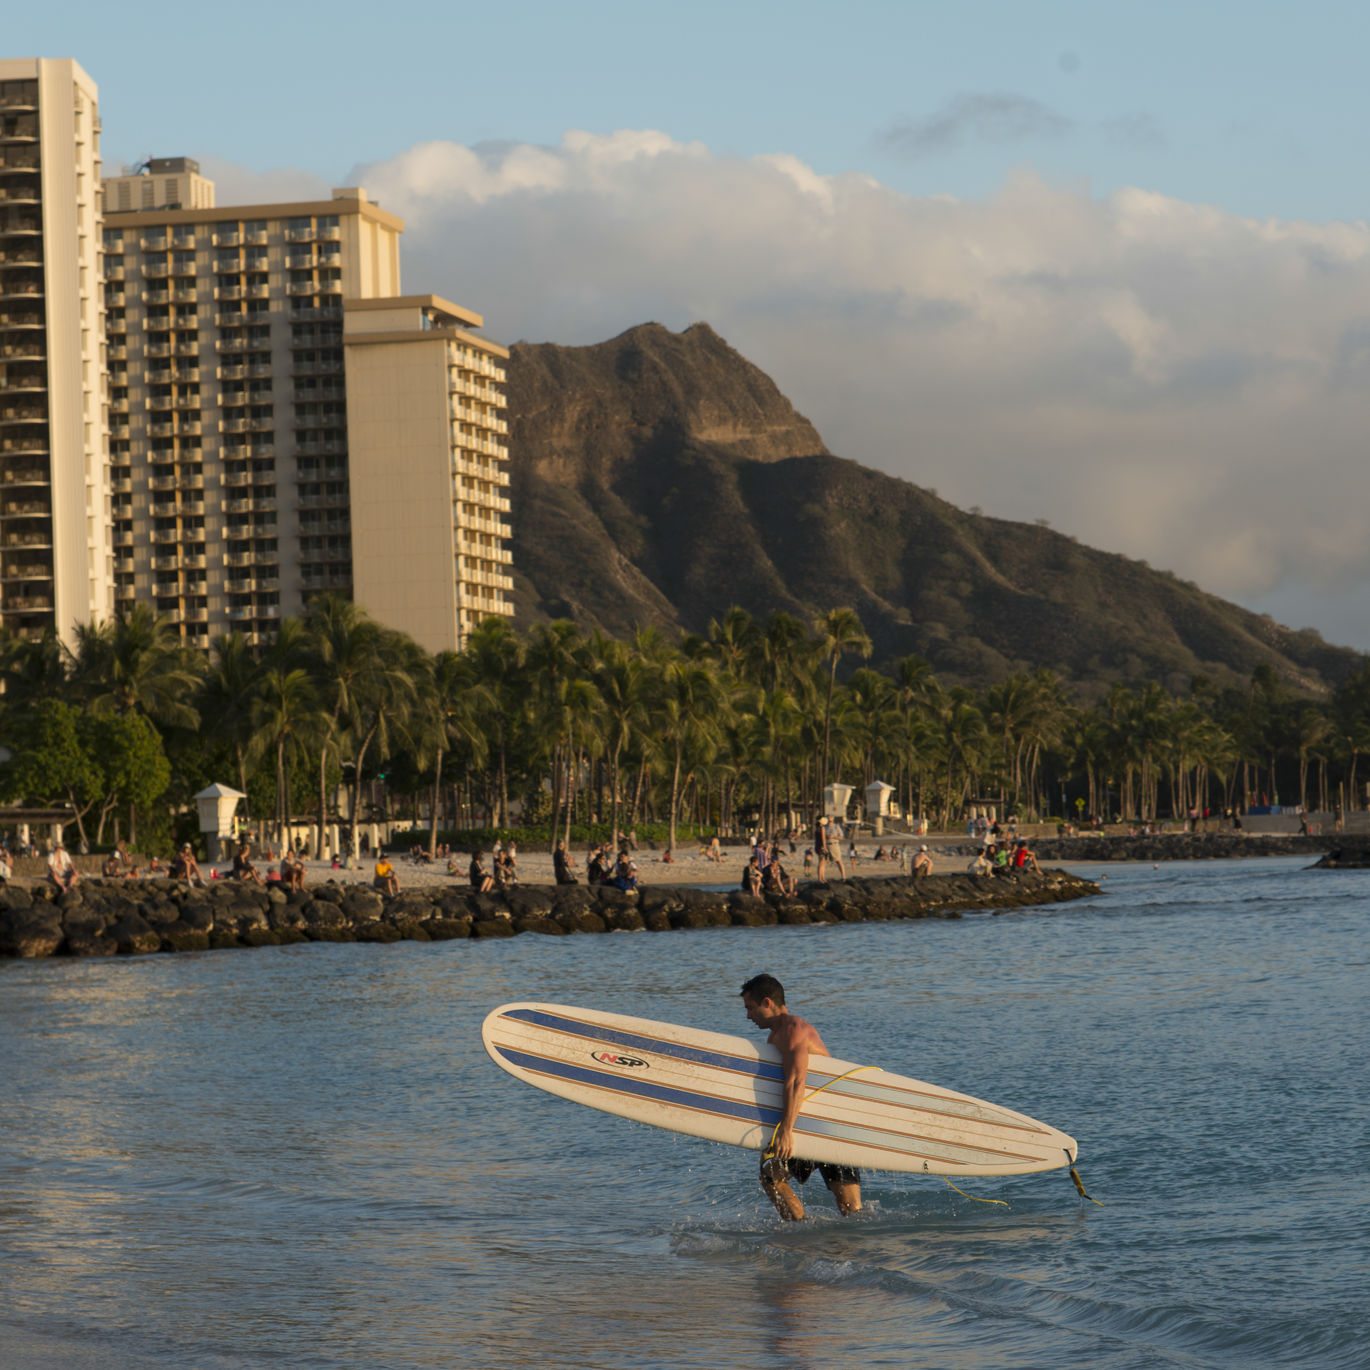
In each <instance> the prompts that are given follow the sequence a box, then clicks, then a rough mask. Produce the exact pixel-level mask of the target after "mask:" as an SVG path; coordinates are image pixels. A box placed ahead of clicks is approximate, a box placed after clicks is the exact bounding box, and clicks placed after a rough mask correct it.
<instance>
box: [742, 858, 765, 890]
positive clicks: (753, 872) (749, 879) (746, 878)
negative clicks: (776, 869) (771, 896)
mask: <svg viewBox="0 0 1370 1370" xmlns="http://www.w3.org/2000/svg"><path fill="white" fill-rule="evenodd" d="M742 891H743V893H744V894H754V895H759V894H760V893H761V867H760V866H759V865H757V863H756V853H755V852H753V853H752V854H751V855H750V856H749V857H748V858H747V864H746V865H745V866H744V867H743V868H742Z"/></svg>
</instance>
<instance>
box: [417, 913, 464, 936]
mask: <svg viewBox="0 0 1370 1370" xmlns="http://www.w3.org/2000/svg"><path fill="white" fill-rule="evenodd" d="M423 926H424V927H425V929H427V932H428V937H429V940H430V941H433V942H450V941H452V939H453V938H457V937H470V935H471V917H470V915H469V914H468V915H467V916H466V917H465V918H430V919H428V921H427V922H426V923H424V925H423Z"/></svg>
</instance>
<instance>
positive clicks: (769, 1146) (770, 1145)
mask: <svg viewBox="0 0 1370 1370" xmlns="http://www.w3.org/2000/svg"><path fill="white" fill-rule="evenodd" d="M879 1069H880V1067H879V1066H853V1067H852V1068H851V1069H850V1070H845V1071H843V1072H842V1074H841V1075H834V1076H833V1077H832V1079H831V1080H825V1081H824V1082H823V1083H822V1084H821V1085H819V1086H818V1088H817V1089H811V1090H810V1091H809V1092H808V1093H807V1094H806V1095H805V1096H804V1099H803V1102H802V1103H801V1104H800V1105H799V1107H800V1108H801V1109H802V1108H803V1107H804V1104H807V1103H808V1102H809V1100H810V1099H812V1098H813V1096H814V1095H815V1094H822V1092H823V1091H824V1090H825V1089H827V1087H828V1086H829V1085H835V1084H836V1083H837V1082H838V1081H839V1080H845V1079H846V1078H847V1076H848V1075H855V1074H856V1072H857V1071H858V1070H879ZM797 1116H798V1115H796V1117H797ZM784 1121H785V1110H784V1109H783V1108H782V1109H781V1110H780V1122H778V1123H776V1125H775V1126H774V1127H773V1128H772V1129H771V1140H770V1141H769V1142H767V1144H766V1149H765V1151H763V1152H762V1153H761V1159H762V1160H763V1161H764V1160H765V1159H766V1157H767V1156H769V1155H770V1154H771V1153H772V1152H773V1151H774V1150H775V1139H776V1138H777V1137H778V1136H779V1135H780V1123H783V1122H784Z"/></svg>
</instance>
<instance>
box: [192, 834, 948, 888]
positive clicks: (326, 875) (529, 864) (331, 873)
mask: <svg viewBox="0 0 1370 1370" xmlns="http://www.w3.org/2000/svg"><path fill="white" fill-rule="evenodd" d="M923 840H925V839H918V840H916V841H914V842H913V847H912V849H913V850H914V851H916V850H917V848H918V844H919V842H921V841H923ZM909 841H910V839H907V838H906V839H904V840H903V845H905V846H908V845H909ZM577 845H580V844H577ZM878 846H879V843H874V844H872V845H869V846H866V845H864V844H858V847H857V850H858V852H859V853H860V856H859V858H858V860H857V861H856V862H855V864H853V863H852V862H851V861H849V860H847V859H846V857H845V855H844V857H843V860H844V862H845V864H846V867H847V874H848V875H860V876H861V877H862V878H863V879H878V878H880V877H882V876H895V875H907V874H908V869H907V867H904V868H902V869H901V867H900V865H899V863H898V861H876V860H874V859H873V857H874V855H875V851H876V849H877V847H878ZM885 846H886V850H890V849H891V846H892V844H891V842H890V841H889V840H888V839H887V840H886V843H885ZM928 847H929V851H930V853H931V855H932V857H933V859H934V863H936V864H935V869H936V870H937V872H938V873H946V874H949V873H951V872H953V871H955V872H958V873H959V872H960V871H961V870H963V869H964V867H965V864H966V863H965V859H964V858H962V857H960V856H950V855H949V856H948V857H947V858H946V862H945V864H943V863H940V862H937V845H936V842H935V841H934V840H928ZM750 851H751V849H750V848H749V847H724V848H723V850H722V860H720V861H717V862H715V861H711V860H709V859H708V858H707V857H704V856H700V855H699V853H698V849H697V848H692V849H690V850H687V851H684V852H681V853H680V854H679V855H677V857H676V859H675V860H674V861H670V862H666V861H663V860H662V859H661V853H660V852H657V851H640V852H636V853H634V855H633V860H634V861H636V862H637V875H638V880H639V882H640V883H641V884H643V885H695V886H707V885H725V886H727V887H729V888H732V887H733V886H736V885H739V884H740V883H741V880H742V869H743V867H744V866H745V865H746V864H747V857H748V856H749V855H750ZM452 859H453V860H454V861H455V862H456V865H457V871H456V873H455V874H454V875H449V874H448V873H447V862H446V861H445V860H444V859H442V858H439V859H438V860H437V861H435V862H434V863H433V864H432V865H428V864H426V863H423V862H415V861H411V860H410V858H409V856H408V855H407V854H405V855H400V856H396V857H393V858H392V860H393V864H394V867H395V874H396V875H397V876H398V877H399V882H400V888H401V889H404V888H406V887H410V888H419V887H422V888H428V887H431V886H435V885H460V886H462V887H463V888H465V886H466V883H467V882H466V868H467V866H468V865H469V864H470V860H471V853H470V852H469V851H460V852H457V853H456V854H455V855H454V857H453V858H452ZM572 860H573V861H574V863H575V869H576V873H577V875H579V877H580V882H581V884H584V883H585V852H584V851H583V850H577V851H576V852H574V853H573V854H572ZM781 860H782V864H783V865H784V866H785V869H786V870H787V871H788V872H789V873H790V874H791V875H795V876H797V877H798V878H799V879H800V880H801V881H802V880H805V879H806V878H808V879H812V878H813V877H814V875H815V874H816V867H815V868H814V869H812V870H810V872H809V874H808V876H807V877H806V875H805V873H804V848H803V847H800V848H799V850H798V851H797V852H795V853H794V854H793V855H787V854H782V858H781ZM485 864H486V866H487V868H488V867H489V865H490V854H489V853H488V852H487V853H486V861H485ZM201 869H203V870H204V872H205V875H206V876H208V874H209V870H208V867H207V866H203V865H202V867H201ZM230 869H231V867H230V866H229V865H228V864H227V863H220V866H219V873H220V875H223V874H224V873H225V872H226V871H228V870H230ZM259 869H261V870H262V872H263V874H265V867H264V866H263V865H262V864H261V863H259ZM374 871H375V862H374V861H367V860H364V861H363V862H362V865H361V869H360V870H355V869H354V870H338V869H334V868H333V867H332V866H331V865H330V864H329V863H328V862H327V861H310V862H309V863H308V870H307V874H306V876H305V882H306V884H313V883H314V882H316V881H319V880H330V879H332V880H336V881H337V882H338V883H339V884H351V883H353V882H355V881H359V880H360V881H364V882H366V883H368V884H369V883H370V881H371V879H372V875H373V872H374ZM827 874H828V876H829V878H831V879H836V878H838V874H839V873H838V870H837V867H836V865H835V864H834V863H829V867H828V872H827ZM518 875H519V883H520V884H522V885H552V884H555V883H556V879H555V876H554V874H553V871H552V855H551V853H550V852H548V851H543V850H537V851H531V850H528V851H526V850H524V849H522V848H520V849H519V851H518Z"/></svg>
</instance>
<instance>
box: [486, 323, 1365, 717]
mask: <svg viewBox="0 0 1370 1370" xmlns="http://www.w3.org/2000/svg"><path fill="white" fill-rule="evenodd" d="M508 375H509V408H510V413H511V416H512V422H511V438H510V456H511V461H510V470H511V478H510V493H511V499H512V506H513V516H512V518H513V528H514V532H513V551H514V579H515V590H514V601H515V606H516V616H517V621H518V622H519V623H521V624H523V625H525V626H526V625H528V624H530V623H533V622H537V621H543V620H546V619H550V618H560V617H565V618H570V619H573V620H574V621H576V622H577V623H578V624H579V625H580V626H581V627H582V628H584V629H587V630H588V629H591V628H599V629H602V630H603V631H605V632H607V633H610V634H612V635H614V636H619V637H622V636H626V635H627V634H629V633H631V632H632V631H633V630H634V629H635V628H636V627H645V626H657V627H660V628H663V629H665V630H667V631H669V632H672V633H678V632H685V631H691V632H700V633H702V632H705V631H706V630H707V627H708V624H709V621H710V620H711V619H713V618H717V617H720V616H721V615H722V614H723V613H724V612H725V611H726V610H727V609H728V608H729V607H730V606H731V605H733V604H739V605H741V607H743V608H744V609H746V610H748V612H750V613H752V614H753V615H754V616H756V617H760V618H765V617H767V616H768V615H769V614H770V613H772V612H775V611H776V610H784V611H786V612H789V613H793V614H796V615H798V616H800V617H802V618H804V619H806V620H808V619H812V618H813V617H815V616H816V615H817V614H818V613H820V612H822V611H823V610H825V609H828V608H832V607H836V606H838V605H850V606H851V607H852V608H853V609H855V610H856V611H857V613H858V614H859V615H860V617H861V619H862V622H863V623H864V624H865V626H866V630H867V632H868V633H869V634H870V636H871V639H872V642H873V643H874V646H875V653H874V661H875V663H876V664H888V663H889V662H890V661H892V660H896V659H898V658H899V657H902V656H905V655H908V654H911V653H916V654H917V655H920V656H923V657H926V658H927V659H928V660H929V661H930V662H931V663H932V665H933V667H934V668H935V669H936V670H937V671H938V673H939V675H941V676H943V677H944V678H946V679H947V680H949V681H952V682H957V681H960V682H964V683H967V684H973V685H976V686H983V685H985V684H988V683H991V682H992V681H994V680H998V679H1001V678H1003V677H1004V676H1006V675H1008V674H1011V673H1012V672H1014V671H1017V670H1031V669H1035V668H1036V667H1038V666H1048V667H1050V668H1052V669H1054V670H1057V671H1058V672H1059V673H1060V674H1061V675H1063V676H1064V677H1065V678H1066V679H1068V680H1069V681H1071V682H1072V683H1073V685H1074V686H1075V687H1076V689H1077V691H1078V692H1079V693H1081V694H1082V695H1097V694H1099V693H1101V692H1102V691H1103V690H1106V689H1107V687H1108V686H1109V685H1110V684H1112V683H1113V682H1114V681H1123V682H1125V683H1129V684H1135V683H1137V682H1139V681H1141V680H1144V679H1156V680H1160V681H1161V682H1162V683H1163V684H1165V685H1166V686H1167V688H1169V689H1171V690H1172V691H1178V690H1182V689H1187V688H1188V686H1189V682H1190V681H1191V680H1192V679H1193V678H1194V677H1195V676H1208V677H1211V678H1213V679H1214V680H1215V682H1216V683H1218V684H1230V683H1233V682H1234V681H1236V680H1239V679H1241V680H1245V679H1249V677H1250V674H1251V672H1252V671H1253V670H1254V669H1255V668H1256V667H1257V666H1260V665H1269V666H1271V667H1272V668H1273V669H1274V670H1275V671H1276V673H1277V675H1279V676H1280V677H1281V678H1282V679H1283V680H1285V682H1286V683H1287V684H1288V685H1289V686H1290V687H1291V688H1293V689H1295V690H1297V691H1299V692H1300V693H1308V694H1321V693H1324V692H1325V691H1326V690H1327V689H1328V688H1329V687H1330V686H1332V685H1334V684H1335V683H1337V681H1339V680H1340V679H1342V678H1344V677H1345V676H1346V675H1349V674H1350V673H1351V672H1352V671H1354V670H1356V669H1358V668H1359V667H1360V666H1361V665H1363V664H1364V662H1365V658H1364V657H1363V656H1362V655H1361V654H1360V653H1358V652H1355V651H1354V650H1352V649H1350V648H1345V647H1337V646H1334V645H1331V644H1328V643H1326V642H1324V641H1323V639H1322V638H1321V636H1320V635H1319V634H1318V633H1316V632H1315V631H1314V630H1312V629H1303V630H1294V629H1290V628H1286V627H1284V626H1283V625H1280V624H1278V623H1276V622H1275V621H1274V620H1273V619H1270V618H1269V617H1267V616H1263V615H1259V614H1255V613H1252V612H1251V611H1249V610H1246V609H1242V608H1240V607H1239V606H1237V605H1235V604H1231V603H1229V602H1227V601H1225V600H1222V599H1219V598H1218V597H1217V596H1214V595H1210V594H1207V593H1206V592H1205V591H1203V590H1201V589H1199V588H1198V587H1197V586H1195V585H1192V584H1191V583H1189V582H1186V581H1182V580H1180V579H1179V578H1177V577H1175V576H1173V575H1171V574H1170V573H1168V572H1163V571H1155V570H1152V569H1151V568H1150V567H1149V566H1147V565H1146V564H1145V563H1143V562H1139V561H1134V560H1132V559H1129V558H1127V557H1123V556H1121V555H1119V554H1117V553H1112V552H1105V551H1101V550H1099V549H1095V548H1091V547H1087V546H1085V545H1084V544H1081V543H1079V542H1078V541H1076V540H1075V539H1073V538H1071V537H1069V536H1067V535H1065V534H1062V533H1058V532H1055V531H1054V530H1052V529H1050V528H1048V527H1045V526H1043V525H1041V524H1029V523H1018V522H1015V521H1012V520H1008V519H999V518H993V517H990V516H987V515H984V514H978V513H971V512H968V511H966V510H962V509H959V508H957V507H956V506H954V505H951V504H949V503H947V502H946V501H944V500H942V499H940V498H939V497H938V496H937V495H936V494H935V493H933V492H932V491H930V490H927V489H924V488H923V487H921V486H917V485H914V484H912V483H911V482H909V481H905V480H902V479H900V478H898V477H895V476H890V475H887V474H885V473H883V472H880V471H875V470H872V469H871V468H869V467H865V466H862V465H860V464H859V463H857V462H854V461H851V460H850V459H848V458H844V457H840V456H836V455H834V454H833V453H831V452H830V451H829V450H828V449H827V447H826V446H825V445H824V443H823V441H822V438H821V437H820V436H819V434H818V432H817V430H816V429H815V428H814V427H813V425H812V424H811V423H810V422H809V421H808V420H807V419H806V418H804V417H803V416H802V415H801V414H799V413H798V412H797V411H796V410H795V409H794V407H793V405H792V404H790V402H789V400H787V399H786V398H785V396H784V395H783V394H782V393H781V392H780V390H779V388H778V387H777V386H776V385H775V383H774V381H772V380H771V378H770V377H769V376H767V375H766V374H765V373H764V372H762V371H761V370H760V369H759V368H757V367H756V366H754V365H753V364H752V363H751V362H749V361H748V360H747V359H746V358H745V357H743V356H742V355H741V354H740V353H738V352H737V351H735V350H734V349H733V348H732V347H730V346H729V345H728V343H727V342H726V341H725V340H724V339H722V338H721V337H720V336H719V335H718V334H717V333H716V332H715V331H714V330H713V329H712V328H710V327H709V326H708V325H707V324H693V325H691V326H690V327H689V328H687V329H685V330H683V331H682V332H680V333H672V332H670V331H669V330H668V329H666V328H664V327H663V326H662V325H660V324H640V325H637V326H636V327H634V328H631V329H628V330H627V331H626V332H624V333H622V334H620V335H619V336H618V337H616V338H612V339H609V340H607V341H606V342H602V343H597V344H594V345H593V346H590V347H563V346H559V345H557V344H552V343H534V344H529V343H518V344H516V345H515V346H514V347H513V348H512V349H511V355H510V360H509V369H508Z"/></svg>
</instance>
